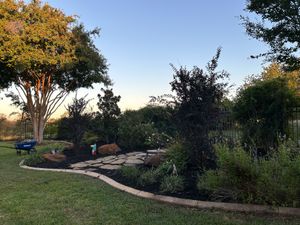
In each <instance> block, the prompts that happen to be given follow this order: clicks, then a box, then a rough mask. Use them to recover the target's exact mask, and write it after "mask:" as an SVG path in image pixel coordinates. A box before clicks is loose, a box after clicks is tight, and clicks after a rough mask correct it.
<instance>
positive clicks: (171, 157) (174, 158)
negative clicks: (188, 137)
mask: <svg viewBox="0 0 300 225" xmlns="http://www.w3.org/2000/svg"><path fill="white" fill-rule="evenodd" d="M166 158H167V160H168V161H170V162H171V163H173V164H174V165H175V167H176V170H177V172H178V173H183V172H185V170H186V169H187V163H188V154H187V150H186V148H185V147H184V145H183V144H182V143H175V144H173V145H171V146H170V147H169V148H168V150H167V153H166Z"/></svg>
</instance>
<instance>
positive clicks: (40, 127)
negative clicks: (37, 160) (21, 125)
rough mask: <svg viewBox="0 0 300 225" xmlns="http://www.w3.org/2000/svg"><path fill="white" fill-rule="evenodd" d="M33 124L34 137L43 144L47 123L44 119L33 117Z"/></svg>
mask: <svg viewBox="0 0 300 225" xmlns="http://www.w3.org/2000/svg"><path fill="white" fill-rule="evenodd" d="M32 126H33V137H34V139H35V140H36V141H37V143H39V144H41V143H42V142H43V140H44V137H43V136H44V128H45V123H44V121H43V119H41V120H38V119H37V118H33V119H32Z"/></svg>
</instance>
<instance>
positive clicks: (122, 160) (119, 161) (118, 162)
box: [110, 159, 126, 165]
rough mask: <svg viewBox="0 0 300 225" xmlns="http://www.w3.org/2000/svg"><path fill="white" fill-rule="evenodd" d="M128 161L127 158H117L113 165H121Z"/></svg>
mask: <svg viewBox="0 0 300 225" xmlns="http://www.w3.org/2000/svg"><path fill="white" fill-rule="evenodd" d="M125 161H126V159H117V160H116V161H113V162H111V163H110V164H111V165H121V164H123V163H124V162H125Z"/></svg>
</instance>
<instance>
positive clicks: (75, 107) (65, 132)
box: [58, 95, 92, 155]
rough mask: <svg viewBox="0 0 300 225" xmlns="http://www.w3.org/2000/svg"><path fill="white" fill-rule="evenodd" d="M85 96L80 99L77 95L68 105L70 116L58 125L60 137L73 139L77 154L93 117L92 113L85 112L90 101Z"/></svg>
mask: <svg viewBox="0 0 300 225" xmlns="http://www.w3.org/2000/svg"><path fill="white" fill-rule="evenodd" d="M85 97H86V96H85ZM85 97H82V98H79V99H78V98H77V95H76V97H75V98H74V99H73V102H72V103H71V104H70V105H68V106H67V112H68V116H67V117H66V118H63V119H61V121H60V123H59V125H58V137H60V138H65V139H67V140H70V141H72V143H73V144H74V151H75V154H77V155H78V154H79V150H80V144H81V142H82V139H83V136H84V133H85V132H86V131H87V129H88V127H89V123H90V121H91V119H92V114H91V113H87V112H85V111H86V107H87V105H88V103H89V101H87V100H85Z"/></svg>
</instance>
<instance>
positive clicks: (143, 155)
mask: <svg viewBox="0 0 300 225" xmlns="http://www.w3.org/2000/svg"><path fill="white" fill-rule="evenodd" d="M136 156H137V157H146V156H147V153H144V152H143V153H139V154H137V155H136Z"/></svg>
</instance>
